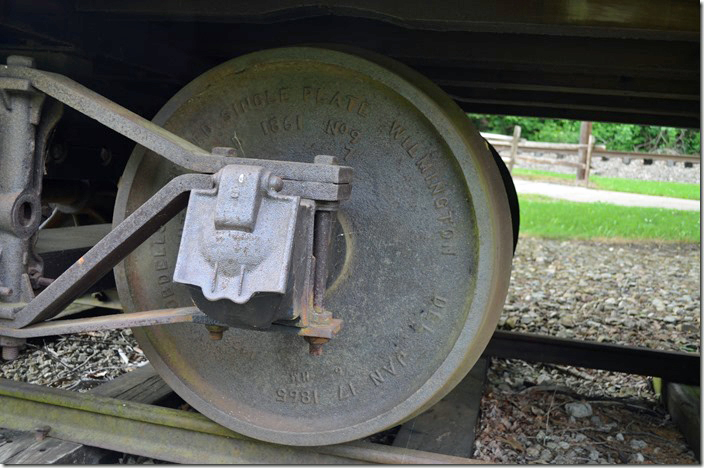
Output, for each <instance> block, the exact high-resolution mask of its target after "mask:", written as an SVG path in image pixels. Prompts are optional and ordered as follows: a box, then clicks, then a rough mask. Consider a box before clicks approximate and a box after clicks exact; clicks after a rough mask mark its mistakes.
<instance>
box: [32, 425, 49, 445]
mask: <svg viewBox="0 0 704 468" xmlns="http://www.w3.org/2000/svg"><path fill="white" fill-rule="evenodd" d="M49 432H51V426H39V427H38V428H36V429H35V430H34V439H35V440H36V441H37V442H41V441H42V440H44V439H46V436H47V435H48V434H49Z"/></svg>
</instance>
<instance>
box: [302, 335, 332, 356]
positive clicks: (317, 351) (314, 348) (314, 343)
mask: <svg viewBox="0 0 704 468" xmlns="http://www.w3.org/2000/svg"><path fill="white" fill-rule="evenodd" d="M306 341H307V342H308V352H309V353H310V354H311V356H322V355H323V345H324V344H325V343H327V342H328V341H330V340H329V339H328V338H320V337H317V336H306Z"/></svg>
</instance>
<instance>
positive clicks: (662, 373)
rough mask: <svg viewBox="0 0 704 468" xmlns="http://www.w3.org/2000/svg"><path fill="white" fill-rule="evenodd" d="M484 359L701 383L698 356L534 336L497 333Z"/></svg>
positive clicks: (529, 334)
mask: <svg viewBox="0 0 704 468" xmlns="http://www.w3.org/2000/svg"><path fill="white" fill-rule="evenodd" d="M484 356H493V357H499V358H508V359H521V360H524V361H529V362H543V363H552V364H562V365H569V366H576V367H586V368H590V369H604V370H609V371H614V372H625V373H627V374H639V375H646V376H653V377H662V378H663V379H664V380H667V381H668V382H677V383H683V384H688V385H697V386H699V383H700V379H701V375H700V362H701V358H700V355H699V353H683V352H676V351H659V350H655V349H649V348H641V347H636V346H622V345H616V344H611V343H595V342H591V341H580V340H571V339H565V338H555V337H552V336H546V335H539V334H534V333H516V332H506V331H500V330H497V331H495V332H494V335H493V336H492V338H491V341H489V344H488V345H487V347H486V349H485V350H484Z"/></svg>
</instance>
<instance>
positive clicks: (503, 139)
mask: <svg viewBox="0 0 704 468" xmlns="http://www.w3.org/2000/svg"><path fill="white" fill-rule="evenodd" d="M582 124H583V127H586V131H583V132H581V135H580V139H583V141H581V142H580V143H547V142H542V141H528V140H526V139H525V138H521V127H520V126H519V125H516V126H515V127H514V129H513V135H501V134H498V133H485V132H482V133H481V135H482V136H483V137H484V138H486V140H487V141H488V142H489V143H491V144H492V145H493V146H494V147H495V148H496V150H497V151H501V150H509V155H508V156H504V155H502V156H501V158H502V159H503V160H504V162H505V163H506V164H507V165H508V168H509V171H513V166H514V165H515V164H516V161H517V160H519V161H525V162H530V163H534V164H552V165H556V166H567V167H573V168H575V169H577V174H576V175H577V180H580V181H582V182H583V183H584V184H588V182H589V172H590V170H591V160H592V158H593V157H605V158H622V159H624V160H631V159H651V160H660V161H673V162H682V163H696V164H700V163H701V156H700V155H698V154H686V155H679V154H658V153H642V152H638V151H611V150H607V149H606V146H604V145H597V144H595V139H594V135H592V134H591V126H590V125H587V126H585V125H584V124H588V122H583V123H582ZM536 151H549V152H551V153H557V154H569V155H573V154H576V155H578V156H580V161H578V162H575V161H565V160H562V159H548V158H540V157H533V156H526V155H524V154H521V152H523V153H526V152H529V153H534V152H536ZM580 175H581V176H582V177H580Z"/></svg>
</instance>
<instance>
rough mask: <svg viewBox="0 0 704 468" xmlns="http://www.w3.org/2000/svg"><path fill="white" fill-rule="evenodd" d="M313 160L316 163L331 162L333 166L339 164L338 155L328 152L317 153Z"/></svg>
mask: <svg viewBox="0 0 704 468" xmlns="http://www.w3.org/2000/svg"><path fill="white" fill-rule="evenodd" d="M313 161H314V162H315V164H330V165H331V166H337V165H338V163H339V161H338V159H337V157H335V156H328V155H326V154H319V155H317V156H316V157H315V159H314V160H313Z"/></svg>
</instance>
